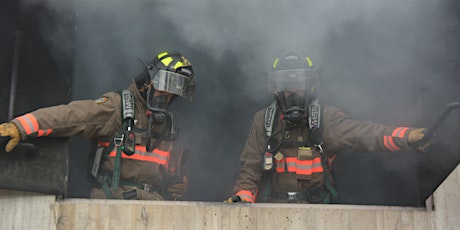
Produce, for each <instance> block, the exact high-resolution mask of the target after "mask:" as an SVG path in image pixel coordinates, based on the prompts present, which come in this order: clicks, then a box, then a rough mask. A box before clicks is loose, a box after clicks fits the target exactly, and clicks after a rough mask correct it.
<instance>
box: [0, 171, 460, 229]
mask: <svg viewBox="0 0 460 230" xmlns="http://www.w3.org/2000/svg"><path fill="white" fill-rule="evenodd" d="M459 190H460V167H457V168H456V169H455V170H454V171H453V172H452V173H451V175H450V176H449V177H448V178H447V179H446V180H445V181H444V182H443V183H442V184H441V186H439V188H438V189H437V190H436V191H435V192H434V194H433V201H434V202H433V206H434V209H433V210H432V209H425V208H413V207H389V206H363V205H310V204H242V203H239V204H224V203H220V202H187V201H126V200H90V199H66V200H58V201H56V198H55V196H53V195H44V194H39V193H30V192H20V191H10V190H0V229H65V230H67V229H88V230H90V229H97V230H99V229H224V230H225V229H268V230H270V229H353V230H355V229H358V230H359V229H366V230H368V229H376V230H386V229H422V230H424V229H427V230H431V229H443V230H444V229H446V230H450V229H458V226H460V194H459V193H458V191H459Z"/></svg>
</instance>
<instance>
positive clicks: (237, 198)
mask: <svg viewBox="0 0 460 230" xmlns="http://www.w3.org/2000/svg"><path fill="white" fill-rule="evenodd" d="M241 201H242V200H241V197H240V196H231V197H229V198H228V199H226V200H224V203H236V202H241Z"/></svg>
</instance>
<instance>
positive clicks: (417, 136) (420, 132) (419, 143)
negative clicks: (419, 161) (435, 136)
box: [407, 128, 431, 152]
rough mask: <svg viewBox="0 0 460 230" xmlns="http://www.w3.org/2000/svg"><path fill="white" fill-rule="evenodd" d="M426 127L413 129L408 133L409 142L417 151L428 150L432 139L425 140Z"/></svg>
mask: <svg viewBox="0 0 460 230" xmlns="http://www.w3.org/2000/svg"><path fill="white" fill-rule="evenodd" d="M425 132H426V129H425V128H419V129H413V130H411V131H410V132H409V134H408V135H407V142H408V143H409V145H410V146H411V147H412V148H413V149H414V150H415V151H417V152H426V151H428V149H429V147H430V145H431V141H430V140H425V139H424V137H425Z"/></svg>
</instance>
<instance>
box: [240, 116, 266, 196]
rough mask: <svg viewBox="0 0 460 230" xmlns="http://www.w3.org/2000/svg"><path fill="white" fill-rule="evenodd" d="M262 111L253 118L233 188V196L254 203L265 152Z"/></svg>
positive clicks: (259, 183)
mask: <svg viewBox="0 0 460 230" xmlns="http://www.w3.org/2000/svg"><path fill="white" fill-rule="evenodd" d="M264 114H265V113H264V111H263V110H262V111H259V112H258V113H256V115H255V116H254V120H253V122H252V124H251V128H250V131H249V136H248V138H247V139H246V143H245V145H244V148H243V151H242V153H241V156H240V161H241V164H242V167H241V169H240V172H239V176H238V179H237V181H236V184H235V186H234V194H236V195H239V196H240V197H241V199H243V200H245V201H249V202H255V198H256V196H257V193H258V191H259V187H260V185H261V179H262V175H263V172H262V158H263V157H262V155H263V153H264V151H265V131H264V125H263V121H264Z"/></svg>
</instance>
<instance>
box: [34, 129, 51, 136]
mask: <svg viewBox="0 0 460 230" xmlns="http://www.w3.org/2000/svg"><path fill="white" fill-rule="evenodd" d="M52 132H53V130H52V129H41V130H38V134H37V137H43V136H49V135H50V134H51V133H52Z"/></svg>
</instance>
